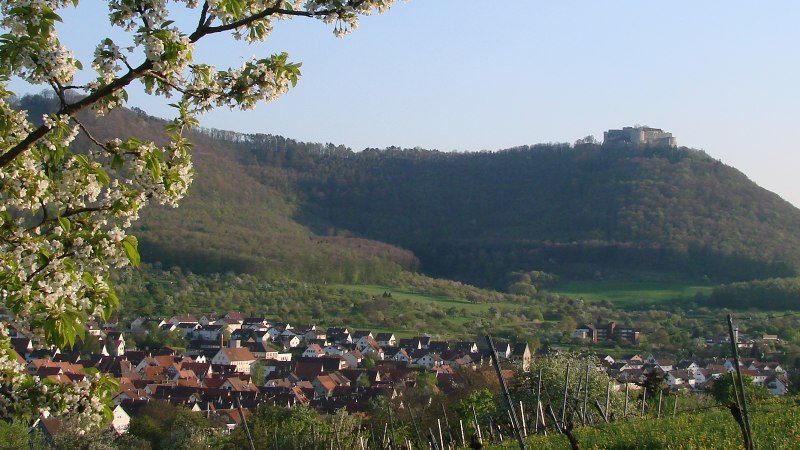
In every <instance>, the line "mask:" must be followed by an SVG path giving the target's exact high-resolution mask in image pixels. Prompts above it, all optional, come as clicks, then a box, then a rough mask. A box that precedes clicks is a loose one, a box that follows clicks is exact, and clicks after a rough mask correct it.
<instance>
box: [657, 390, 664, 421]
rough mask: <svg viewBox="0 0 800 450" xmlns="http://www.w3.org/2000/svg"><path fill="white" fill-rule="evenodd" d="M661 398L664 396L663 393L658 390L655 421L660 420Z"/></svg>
mask: <svg viewBox="0 0 800 450" xmlns="http://www.w3.org/2000/svg"><path fill="white" fill-rule="evenodd" d="M663 396H664V391H662V390H660V389H659V391H658V414H656V419H660V418H661V398H662V397H663Z"/></svg>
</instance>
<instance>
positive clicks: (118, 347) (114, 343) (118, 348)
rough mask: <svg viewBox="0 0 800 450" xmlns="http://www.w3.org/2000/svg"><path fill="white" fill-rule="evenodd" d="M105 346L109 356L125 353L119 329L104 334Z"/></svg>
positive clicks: (122, 337)
mask: <svg viewBox="0 0 800 450" xmlns="http://www.w3.org/2000/svg"><path fill="white" fill-rule="evenodd" d="M105 347H106V350H107V351H108V354H109V355H110V356H120V355H124V354H125V337H124V336H123V335H122V333H121V332H119V331H109V332H108V333H107V334H106V339H105Z"/></svg>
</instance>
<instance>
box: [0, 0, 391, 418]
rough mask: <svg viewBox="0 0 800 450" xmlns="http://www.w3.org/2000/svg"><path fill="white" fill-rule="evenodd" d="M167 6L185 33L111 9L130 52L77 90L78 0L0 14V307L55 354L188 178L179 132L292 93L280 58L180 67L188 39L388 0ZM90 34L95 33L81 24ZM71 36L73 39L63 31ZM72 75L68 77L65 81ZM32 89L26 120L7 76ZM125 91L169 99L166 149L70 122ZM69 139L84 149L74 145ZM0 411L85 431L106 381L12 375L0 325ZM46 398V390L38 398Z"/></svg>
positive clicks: (100, 302)
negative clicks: (50, 107) (36, 106)
mask: <svg viewBox="0 0 800 450" xmlns="http://www.w3.org/2000/svg"><path fill="white" fill-rule="evenodd" d="M179 3H181V5H179V6H178V7H177V8H173V9H181V10H183V11H186V12H187V13H194V14H195V18H196V20H194V21H193V23H195V24H196V27H195V28H194V29H186V30H184V29H181V28H179V27H178V26H177V24H176V22H175V21H173V20H171V18H172V15H171V13H172V12H173V11H171V10H170V9H168V7H167V2H166V0H149V1H145V2H142V1H139V0H112V1H109V2H108V6H109V15H108V23H109V25H110V26H111V27H115V28H119V29H121V30H124V31H125V32H127V33H128V36H129V38H130V41H129V42H115V41H114V40H112V39H111V38H104V39H102V40H101V41H100V42H99V43H98V45H97V47H96V49H95V52H94V58H93V59H92V61H91V62H89V63H88V64H86V67H87V71H88V68H89V67H90V68H91V69H92V71H93V72H94V73H93V74H92V76H93V77H94V79H93V80H91V81H89V82H86V83H84V84H79V83H78V82H76V79H80V78H83V75H84V74H83V73H79V72H80V71H82V69H83V67H84V64H82V63H81V61H79V60H77V59H76V58H75V57H74V56H73V53H72V51H71V50H69V49H67V48H66V47H65V46H63V45H62V44H61V42H60V40H59V36H58V33H57V29H56V24H57V23H58V22H61V20H62V19H61V17H60V15H59V12H60V11H61V10H63V9H67V8H74V7H77V5H78V1H77V0H73V1H64V0H44V1H38V2H29V1H16V0H12V1H5V2H2V4H0V33H2V35H0V142H1V144H0V145H1V146H0V285H2V286H3V289H2V291H0V300H2V302H3V303H4V306H5V307H6V308H7V309H8V310H9V311H10V312H11V314H12V315H13V320H14V321H15V322H17V323H19V324H20V325H22V326H24V327H25V328H29V329H31V330H33V331H34V332H37V333H39V334H41V335H42V336H43V337H44V339H45V342H46V343H48V344H52V345H56V346H58V347H63V346H65V345H71V344H73V343H74V342H75V339H76V336H82V335H83V330H84V324H85V322H86V321H87V320H88V319H89V318H90V317H100V318H106V317H108V315H109V314H110V312H111V311H112V310H113V309H114V308H115V307H116V306H117V304H118V300H117V297H116V295H115V293H114V290H113V289H112V288H111V285H110V284H109V282H108V279H107V271H108V270H109V268H119V267H123V266H125V265H128V264H133V265H138V263H139V261H140V256H139V253H138V249H137V247H138V241H137V239H136V238H135V237H134V236H132V235H129V234H127V231H128V230H129V229H130V227H131V225H132V224H133V222H134V221H136V220H137V219H138V217H139V212H140V210H141V209H142V208H143V207H144V206H145V205H147V204H148V203H151V202H152V203H158V204H162V205H170V206H177V203H178V201H179V200H180V199H181V198H182V197H183V196H184V195H185V193H186V191H187V189H188V187H189V184H190V183H191V181H192V175H193V166H192V162H191V160H190V158H189V153H188V151H189V148H190V147H191V144H190V143H189V142H188V141H187V139H186V137H185V136H184V132H185V131H187V130H188V129H189V128H191V127H193V126H195V125H196V124H197V115H199V114H202V113H204V112H206V111H208V110H210V109H212V108H214V107H219V106H227V107H231V108H234V107H235V108H240V109H251V108H253V107H254V106H255V104H256V103H257V102H259V101H271V100H274V99H275V98H277V97H278V96H280V95H281V94H283V93H285V92H286V91H287V90H288V89H289V87H290V86H293V85H295V84H296V83H297V80H298V77H299V75H300V70H299V68H300V64H298V63H294V62H290V61H289V59H288V55H287V54H286V53H278V54H274V55H272V56H269V57H266V58H260V59H256V58H253V59H251V60H249V61H245V62H244V63H243V64H242V66H241V67H239V68H231V69H226V70H217V69H216V68H214V66H212V65H210V64H207V63H204V62H195V61H194V60H193V55H192V51H193V48H194V45H195V43H197V42H198V41H200V40H202V39H206V40H207V38H209V37H212V36H214V35H217V34H221V33H230V34H231V35H232V36H233V37H234V38H235V39H241V40H244V41H246V42H248V43H254V42H260V41H263V40H265V39H266V38H267V37H268V35H269V33H270V31H271V30H272V24H273V22H275V21H280V20H283V19H288V18H292V17H309V18H316V19H319V20H322V21H323V22H325V23H335V26H334V33H335V34H336V35H337V36H341V35H344V34H347V33H349V32H350V31H352V30H353V29H354V28H355V27H356V25H357V22H358V17H359V16H361V15H364V14H369V13H370V12H372V11H377V12H382V11H384V10H386V9H388V8H389V7H390V6H391V4H392V0H349V1H340V0H309V1H306V2H302V1H297V0H295V1H282V0H281V1H277V2H268V1H263V0H245V1H239V0H235V1H228V0H226V1H213V2H211V1H208V2H202V4H201V3H200V2H197V1H194V0H187V1H183V2H179ZM94 25H96V26H100V24H94ZM71 29H73V30H74V29H76V28H75V27H74V26H73V27H71ZM76 73H78V75H80V76H76ZM10 79H14V80H21V81H24V82H27V83H29V84H31V85H44V86H47V87H49V88H50V89H51V91H52V95H53V96H54V98H55V99H57V107H56V109H55V111H53V112H51V113H49V114H44V115H42V116H38V117H29V115H28V114H27V111H25V110H17V109H15V106H17V107H18V105H14V104H13V102H14V98H15V96H14V94H13V93H12V92H10V91H8V90H7V89H6V83H7V82H8V81H9V80H10ZM134 81H139V82H141V83H142V85H143V86H144V90H145V92H147V93H148V94H151V95H156V96H167V97H168V96H173V95H174V96H176V97H178V99H177V101H176V103H174V104H173V106H174V107H175V110H176V118H175V119H174V120H172V121H171V122H169V124H167V136H168V139H167V143H166V144H164V145H157V144H156V143H154V142H152V141H145V140H141V139H138V138H135V137H134V138H127V139H124V140H123V139H120V138H119V137H118V136H111V137H110V138H109V139H106V140H100V139H99V138H98V137H97V135H96V131H97V128H92V127H90V126H87V125H86V124H85V123H84V122H83V119H82V117H85V115H83V116H80V115H79V113H81V112H82V111H83V112H88V111H91V112H93V113H94V114H95V115H104V114H106V113H108V112H110V111H111V110H114V109H116V108H117V107H119V106H121V105H122V104H124V103H125V101H126V100H127V95H128V94H127V91H126V89H127V88H128V87H129V86H130V85H131V83H133V82H134ZM79 133H82V134H83V135H84V136H85V139H86V140H88V141H89V143H90V144H89V145H87V146H84V147H82V148H80V149H78V148H76V147H75V146H73V145H72V144H73V141H74V139H75V138H76V136H77V135H78V134H79ZM0 377H1V378H2V380H3V383H2V386H0V394H1V395H0V398H1V399H2V400H1V401H0V415H2V416H4V417H10V416H12V415H14V416H17V417H24V418H27V419H28V420H31V419H32V418H33V417H34V416H36V415H38V414H40V413H42V412H45V411H47V412H51V413H54V414H57V415H58V414H65V415H70V414H74V415H78V416H81V418H82V421H84V422H86V423H85V424H82V426H91V425H93V424H96V423H97V422H98V421H99V420H100V419H101V416H102V415H106V416H107V413H108V410H107V409H108V408H107V406H105V405H104V404H103V402H102V401H98V400H100V399H104V400H107V399H108V397H107V394H108V392H109V390H108V389H106V388H105V386H106V385H108V381H105V380H103V378H102V377H91V378H88V379H87V381H85V382H81V383H73V384H72V385H68V386H58V387H55V386H53V387H48V386H46V385H45V384H43V382H42V381H40V380H38V379H36V378H33V377H30V376H28V375H26V374H24V373H23V372H22V371H21V370H20V367H19V366H18V364H17V363H16V360H15V359H14V357H13V354H12V352H11V351H10V350H9V349H8V333H7V331H6V329H5V327H2V328H0ZM48 391H49V392H48Z"/></svg>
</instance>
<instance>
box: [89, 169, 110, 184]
mask: <svg viewBox="0 0 800 450" xmlns="http://www.w3.org/2000/svg"><path fill="white" fill-rule="evenodd" d="M92 173H94V176H95V177H97V181H99V182H100V184H102V185H103V186H107V185H108V183H110V182H111V178H109V176H108V174H107V173H105V171H104V170H103V169H100V168H99V167H98V168H95V169H93V170H92Z"/></svg>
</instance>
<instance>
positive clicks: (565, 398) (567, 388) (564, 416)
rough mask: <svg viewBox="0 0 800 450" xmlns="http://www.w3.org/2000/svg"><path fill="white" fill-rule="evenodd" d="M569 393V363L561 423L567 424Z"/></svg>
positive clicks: (565, 377)
mask: <svg viewBox="0 0 800 450" xmlns="http://www.w3.org/2000/svg"><path fill="white" fill-rule="evenodd" d="M568 392H569V362H568V363H567V370H566V371H565V373H564V404H563V405H562V407H561V423H562V425H563V424H564V423H566V422H565V421H566V420H567V393H568Z"/></svg>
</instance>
